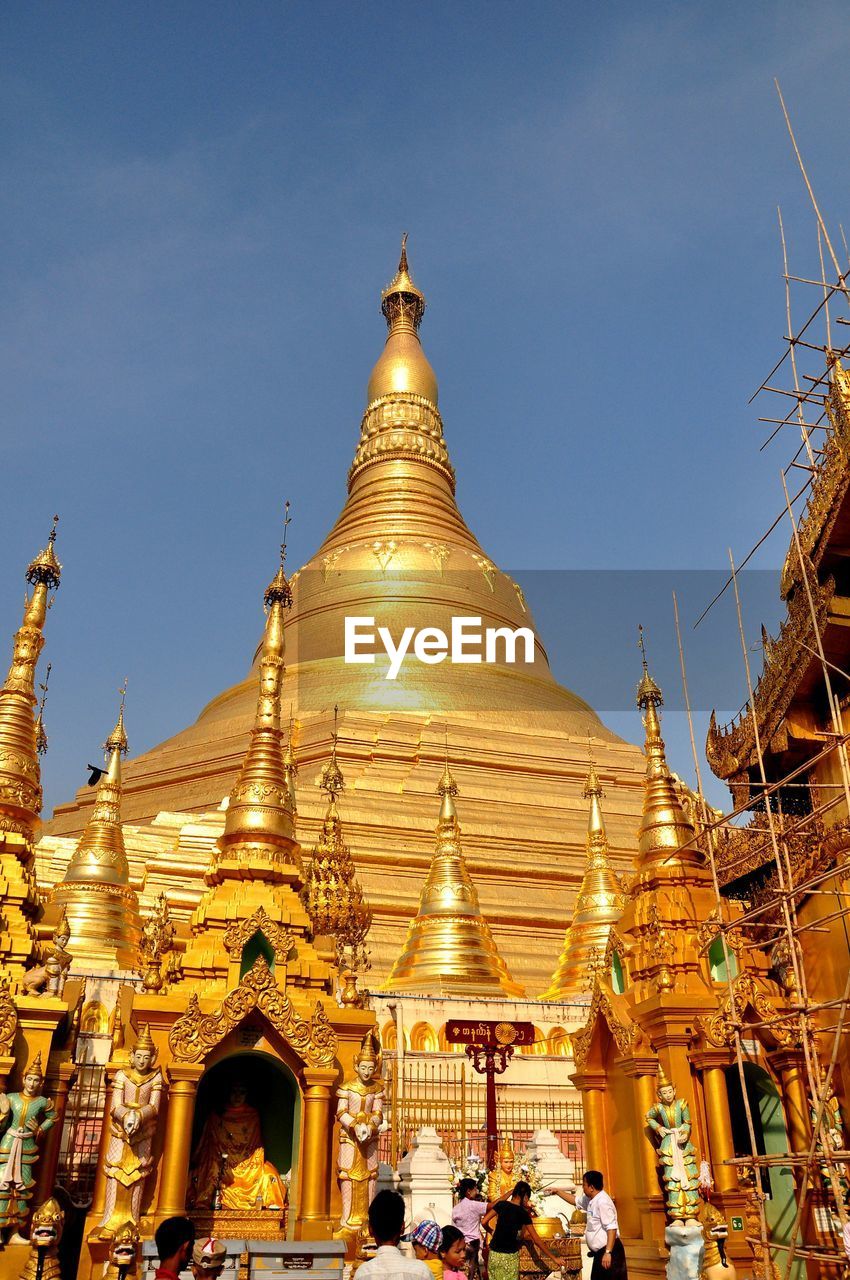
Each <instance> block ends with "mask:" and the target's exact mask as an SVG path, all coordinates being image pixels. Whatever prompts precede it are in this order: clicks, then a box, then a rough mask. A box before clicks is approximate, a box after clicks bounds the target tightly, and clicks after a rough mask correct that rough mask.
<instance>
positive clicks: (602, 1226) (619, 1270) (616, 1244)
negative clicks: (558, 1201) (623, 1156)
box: [557, 1169, 628, 1280]
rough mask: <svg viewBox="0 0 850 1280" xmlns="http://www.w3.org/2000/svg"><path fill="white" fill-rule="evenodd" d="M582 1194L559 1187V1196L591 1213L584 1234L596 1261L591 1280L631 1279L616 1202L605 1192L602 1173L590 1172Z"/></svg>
mask: <svg viewBox="0 0 850 1280" xmlns="http://www.w3.org/2000/svg"><path fill="white" fill-rule="evenodd" d="M581 1186H582V1193H581V1194H580V1195H574V1194H573V1193H572V1192H570V1191H567V1190H566V1189H562V1188H558V1189H557V1190H558V1194H559V1195H561V1196H562V1197H563V1198H564V1199H565V1200H568V1201H569V1203H570V1204H574V1205H575V1207H576V1208H577V1209H584V1211H585V1213H586V1214H587V1227H586V1229H585V1233H584V1240H585V1244H586V1245H587V1249H588V1253H589V1254H590V1256H591V1257H592V1258H593V1267H592V1268H591V1272H590V1280H603V1278H604V1280H627V1277H628V1268H627V1266H626V1251H625V1249H624V1248H623V1242H622V1240H621V1239H620V1236H619V1226H618V1223H617V1210H616V1208H615V1207H614V1201H613V1200H612V1199H611V1197H610V1196H609V1195H608V1192H607V1191H603V1189H602V1187H603V1179H602V1174H601V1173H600V1172H599V1170H598V1169H588V1170H587V1173H586V1174H585V1175H584V1177H583V1178H582V1182H581Z"/></svg>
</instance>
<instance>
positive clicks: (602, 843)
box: [540, 758, 626, 1000]
mask: <svg viewBox="0 0 850 1280" xmlns="http://www.w3.org/2000/svg"><path fill="white" fill-rule="evenodd" d="M582 795H583V796H584V798H585V799H586V800H589V801H590V804H589V807H588V820H587V846H586V847H587V865H586V867H585V872H584V877H583V878H582V882H581V886H580V888H579V891H578V896H577V898H576V905H575V910H574V913H573V918H572V920H571V922H570V924H569V926H568V928H567V932H566V934H565V936H564V945H563V947H562V948H561V955H560V959H559V960H558V966H557V968H556V970H555V973H554V975H553V977H552V981H551V983H550V984H549V986H548V987H547V989H546V991H544V993H543V995H542V996H541V997H540V999H541V1000H565V999H567V998H568V997H569V996H577V995H580V994H581V993H582V992H584V991H586V990H587V985H588V978H589V977H590V976H592V974H593V972H594V971H595V970H597V969H599V968H600V967H601V965H602V962H603V961H604V958H605V955H606V953H607V950H608V941H609V938H610V936H611V927H612V925H615V924H616V923H617V921H618V920H619V918H620V916H621V915H622V914H623V909H624V907H625V905H626V897H625V894H624V892H623V889H622V886H621V884H620V880H619V878H618V876H617V873H616V872H615V871H614V869H613V867H612V866H611V859H610V856H609V851H608V836H607V833H606V831H605V819H604V817H603V815H602V806H601V803H600V801H601V800H602V798H603V796H604V792H603V790H602V787H601V786H600V783H599V778H598V776H597V773H596V766H595V765H594V763H593V759H592V758H591V761H590V768H589V770H588V774H587V781H586V782H585V784H584V790H583V791H582Z"/></svg>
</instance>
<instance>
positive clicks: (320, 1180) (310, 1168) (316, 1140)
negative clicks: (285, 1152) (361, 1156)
mask: <svg viewBox="0 0 850 1280" xmlns="http://www.w3.org/2000/svg"><path fill="white" fill-rule="evenodd" d="M338 1074H339V1073H338V1072H337V1070H336V1068H334V1067H306V1068H305V1070H304V1093H303V1098H304V1106H303V1112H302V1124H301V1150H300V1152H299V1157H298V1159H299V1164H300V1166H301V1204H300V1206H299V1209H300V1211H299V1218H300V1220H301V1224H302V1234H303V1235H304V1237H305V1238H307V1239H309V1238H310V1237H311V1236H312V1234H313V1230H315V1227H313V1228H312V1229H311V1226H310V1224H311V1223H313V1224H319V1223H322V1224H324V1223H327V1222H328V1220H329V1217H330V1192H331V1172H330V1167H329V1166H330V1150H331V1133H332V1131H333V1123H334V1118H333V1086H334V1082H335V1081H336V1078H337V1075H338Z"/></svg>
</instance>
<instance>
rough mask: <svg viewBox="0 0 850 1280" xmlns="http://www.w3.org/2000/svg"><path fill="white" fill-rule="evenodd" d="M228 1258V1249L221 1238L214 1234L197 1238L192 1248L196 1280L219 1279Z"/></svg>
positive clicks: (193, 1269) (193, 1270)
mask: <svg viewBox="0 0 850 1280" xmlns="http://www.w3.org/2000/svg"><path fill="white" fill-rule="evenodd" d="M226 1258H227V1250H226V1248H225V1247H224V1245H223V1244H222V1242H221V1240H216V1239H215V1238H214V1237H213V1236H208V1237H207V1239H206V1240H196V1241H195V1247H194V1249H193V1250H192V1275H193V1276H194V1277H195V1280H218V1277H219V1276H220V1275H221V1273H222V1271H223V1270H224V1263H225V1259H226Z"/></svg>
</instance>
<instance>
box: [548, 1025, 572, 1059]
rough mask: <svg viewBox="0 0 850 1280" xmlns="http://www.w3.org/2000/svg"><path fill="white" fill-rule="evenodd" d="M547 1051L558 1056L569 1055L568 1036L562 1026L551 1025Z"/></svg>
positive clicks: (566, 1056)
mask: <svg viewBox="0 0 850 1280" xmlns="http://www.w3.org/2000/svg"><path fill="white" fill-rule="evenodd" d="M549 1053H551V1054H554V1055H555V1056H556V1057H558V1058H568V1057H569V1056H570V1038H569V1036H568V1035H567V1033H566V1031H565V1030H564V1028H563V1027H553V1028H552V1030H551V1031H550V1032H549Z"/></svg>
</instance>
